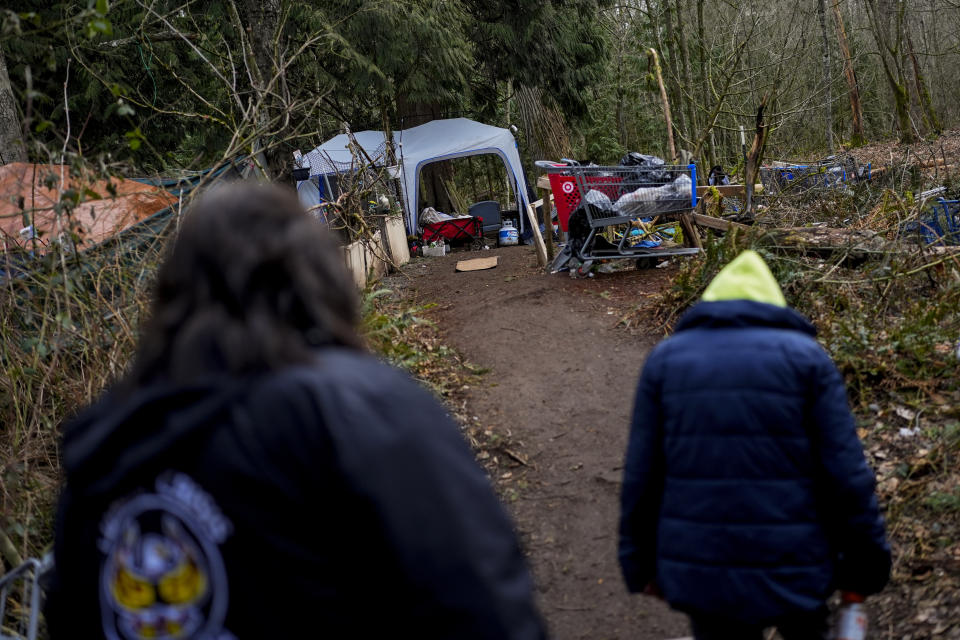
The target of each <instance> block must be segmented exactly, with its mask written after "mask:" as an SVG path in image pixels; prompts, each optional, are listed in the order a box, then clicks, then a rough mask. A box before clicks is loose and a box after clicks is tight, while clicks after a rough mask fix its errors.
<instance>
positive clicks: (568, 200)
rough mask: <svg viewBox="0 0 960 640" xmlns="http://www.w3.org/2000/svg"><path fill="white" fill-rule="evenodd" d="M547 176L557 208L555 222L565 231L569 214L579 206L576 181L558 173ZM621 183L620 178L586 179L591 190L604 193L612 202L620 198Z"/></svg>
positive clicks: (591, 177) (590, 177)
mask: <svg viewBox="0 0 960 640" xmlns="http://www.w3.org/2000/svg"><path fill="white" fill-rule="evenodd" d="M548 175H549V176H550V189H551V190H552V191H553V202H554V204H555V205H556V207H557V220H558V221H559V222H560V228H561V229H562V230H564V231H566V230H567V221H568V220H570V214H571V213H573V212H574V210H575V209H576V208H577V206H578V205H579V204H580V197H581V196H580V190H579V189H578V188H577V181H576V180H575V179H574V178H573V176H565V175H563V174H560V173H551V174H548ZM621 181H622V178H620V177H619V176H587V177H586V182H587V185H589V186H590V188H591V189H596V190H598V191H600V192H602V193H605V194H606V195H607V197H609V198H610V200H612V201H614V202H616V200H617V198H618V197H620V193H619V192H620V182H621Z"/></svg>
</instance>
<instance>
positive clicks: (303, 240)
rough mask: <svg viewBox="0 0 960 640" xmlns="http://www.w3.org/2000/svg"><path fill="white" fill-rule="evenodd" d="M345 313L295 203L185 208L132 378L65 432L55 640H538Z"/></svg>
mask: <svg viewBox="0 0 960 640" xmlns="http://www.w3.org/2000/svg"><path fill="white" fill-rule="evenodd" d="M357 308H358V303H357V295H356V291H355V289H354V287H353V285H352V283H351V281H350V279H349V278H348V276H347V273H346V270H345V268H344V266H343V265H342V264H341V255H340V250H339V248H338V247H337V246H335V245H334V244H333V243H332V241H331V240H330V239H329V238H328V237H327V235H326V233H325V232H324V231H323V230H322V228H321V225H320V224H319V223H318V222H317V221H316V220H314V219H313V218H311V217H309V216H308V215H306V213H305V212H304V211H303V209H302V208H301V206H300V205H299V203H298V202H297V200H296V197H295V196H294V195H293V194H292V193H288V192H287V191H284V190H281V189H279V188H276V187H268V186H257V185H249V184H236V185H228V186H225V187H222V188H219V189H217V190H215V191H213V192H212V193H211V194H209V195H207V196H206V197H204V198H202V199H201V200H200V201H199V202H198V203H197V204H196V205H195V206H194V207H192V209H191V210H190V211H189V213H188V214H187V215H186V217H185V219H184V222H183V225H182V228H181V230H180V233H179V236H178V237H177V239H176V242H175V244H174V245H173V249H172V251H171V252H170V254H169V255H168V257H167V258H166V260H165V262H164V264H163V265H162V267H161V269H160V272H159V275H158V281H157V288H156V298H155V300H154V303H153V307H152V314H151V317H150V318H149V320H148V321H147V323H146V325H145V328H144V331H143V335H142V338H141V342H140V345H139V350H138V353H137V355H136V358H135V361H134V363H133V366H132V369H131V371H130V372H129V375H127V377H126V378H125V379H124V380H122V381H121V382H120V383H119V384H117V385H116V387H115V388H114V389H113V390H112V391H110V392H109V393H107V394H106V395H105V396H104V397H103V398H102V399H101V400H100V401H99V402H98V403H96V404H95V405H94V406H92V407H91V408H89V409H88V410H87V411H86V412H85V413H83V414H82V415H81V416H80V417H78V418H77V419H76V420H75V421H73V422H72V423H71V424H70V425H68V426H67V427H66V429H65V432H64V440H63V465H64V468H65V471H66V488H65V489H64V491H63V494H62V497H61V499H60V505H59V511H58V515H57V522H56V542H55V564H56V570H55V576H54V578H53V580H52V584H51V586H50V589H49V599H48V607H47V621H48V623H49V627H50V631H51V636H52V637H54V638H64V637H83V638H92V637H106V638H111V639H113V638H116V639H125V640H126V639H134V638H136V639H140V638H208V639H211V640H212V639H225V638H294V637H311V638H312V637H325V638H386V637H416V638H490V639H493V638H517V639H527V638H530V639H533V638H540V637H543V636H544V630H543V626H542V623H541V620H540V618H539V616H538V614H537V612H536V610H535V607H534V603H533V598H532V588H531V580H530V578H529V575H528V572H527V569H526V566H525V563H524V560H523V557H522V555H521V552H520V549H519V547H518V544H517V541H516V538H515V535H514V533H513V531H512V528H511V525H510V523H509V521H508V519H507V517H506V515H505V514H504V512H503V511H502V509H501V507H500V505H499V503H498V501H497V499H496V497H495V495H494V493H493V491H492V488H491V487H490V485H489V483H488V480H487V478H486V476H485V475H484V474H483V472H482V470H481V469H480V468H479V467H478V466H477V464H476V462H475V460H474V459H473V457H472V454H471V451H470V450H469V448H468V446H467V445H466V443H465V442H464V440H463V439H462V437H461V435H460V433H459V431H458V429H457V427H456V426H455V425H454V424H453V422H452V421H451V419H450V418H449V417H448V416H447V414H446V413H445V411H444V410H443V409H442V408H441V406H440V404H439V403H438V402H437V401H436V400H435V399H434V398H433V397H431V396H430V394H429V393H427V392H426V391H424V390H423V389H422V388H421V387H420V386H419V385H418V384H416V383H415V382H413V381H412V380H411V379H410V378H408V377H407V376H406V375H404V374H403V373H401V372H399V371H397V370H395V369H393V368H391V367H389V366H386V365H384V364H382V363H380V362H379V361H377V360H376V359H374V358H373V357H371V356H370V355H368V354H366V353H365V352H364V350H363V348H362V346H361V340H360V338H359V337H358V336H357V333H356V330H355V325H356V322H357V314H358V311H357Z"/></svg>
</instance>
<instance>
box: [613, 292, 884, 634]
mask: <svg viewBox="0 0 960 640" xmlns="http://www.w3.org/2000/svg"><path fill="white" fill-rule="evenodd" d="M814 333H815V330H814V328H813V326H812V325H811V324H810V323H809V322H807V320H806V319H805V318H803V317H802V316H801V315H800V314H799V313H797V312H796V311H793V310H792V309H788V308H781V307H777V306H774V305H771V304H764V303H761V302H752V301H747V300H731V301H722V302H701V303H700V304H698V305H697V306H696V307H694V308H693V309H692V310H691V311H690V312H688V313H687V314H686V315H685V316H684V317H683V319H682V320H681V321H680V323H679V325H678V326H677V332H676V334H675V335H674V336H672V337H671V338H669V339H668V340H666V341H664V342H662V343H661V344H660V345H658V346H657V347H656V348H655V349H654V350H653V352H652V353H651V354H650V356H649V358H648V359H647V362H646V364H645V366H644V370H643V374H642V376H641V379H640V386H639V390H638V392H637V401H636V406H635V408H634V416H633V424H632V427H631V431H630V444H629V448H628V452H627V458H626V467H625V472H624V486H623V494H622V517H621V524H620V562H621V565H622V567H623V572H624V576H625V578H626V581H627V584H628V586H629V587H630V588H631V589H632V590H634V591H639V590H641V589H643V587H644V586H645V585H646V584H647V583H648V582H649V581H650V580H653V579H656V581H657V584H658V586H659V587H660V589H661V590H662V592H663V594H664V596H665V597H666V599H667V601H668V602H670V604H672V605H673V606H675V607H677V608H679V609H681V610H684V611H687V612H689V613H694V614H708V615H716V616H722V617H725V618H731V619H734V620H739V621H742V622H744V623H749V624H771V623H774V622H776V620H777V619H778V618H781V617H782V616H786V615H789V614H791V613H798V612H801V611H810V610H813V609H816V608H817V607H819V606H821V605H822V604H823V603H824V601H825V600H826V598H827V597H828V596H829V595H830V593H831V592H832V591H833V590H834V589H843V590H849V591H855V592H859V593H861V594H864V595H869V594H871V593H875V592H877V591H879V590H880V589H882V588H883V586H884V584H885V583H886V581H887V578H888V575H889V572H890V549H889V547H888V546H887V542H886V539H885V536H884V527H883V521H882V519H881V517H880V514H879V509H878V507H877V500H876V497H875V495H874V477H873V472H872V471H871V470H870V468H869V467H868V466H867V463H866V461H865V460H864V456H863V451H862V449H861V446H860V442H859V440H858V439H857V434H856V431H855V429H854V422H853V417H852V415H851V414H850V409H849V408H848V406H847V398H846V392H845V389H844V384H843V379H842V377H841V376H840V373H839V372H838V371H837V369H836V367H835V366H834V365H833V363H832V362H831V360H830V358H829V357H828V356H827V354H826V353H825V352H824V351H823V349H822V348H821V347H820V345H819V344H817V342H816V340H814V338H813V336H814Z"/></svg>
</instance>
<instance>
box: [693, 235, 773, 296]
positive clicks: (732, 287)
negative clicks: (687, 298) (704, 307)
mask: <svg viewBox="0 0 960 640" xmlns="http://www.w3.org/2000/svg"><path fill="white" fill-rule="evenodd" d="M703 300H705V301H706V302H716V301H718V300H753V301H754V302H766V303H767V304H773V305H776V306H778V307H785V306H787V300H786V299H785V298H784V297H783V292H782V291H781V290H780V285H779V284H777V281H776V279H774V277H773V274H772V273H770V267H768V266H767V263H766V262H764V261H763V258H761V257H760V255H759V254H758V253H757V252H756V251H750V250H749V249H748V250H747V251H744V252H743V253H741V254H740V255H738V256H737V257H736V258H734V259H733V261H732V262H731V263H730V264H728V265H727V266H725V267H724V268H723V269H721V270H720V273H718V274H717V275H716V277H715V278H714V279H713V281H712V282H711V283H710V284H709V285H708V286H707V290H706V291H704V292H703Z"/></svg>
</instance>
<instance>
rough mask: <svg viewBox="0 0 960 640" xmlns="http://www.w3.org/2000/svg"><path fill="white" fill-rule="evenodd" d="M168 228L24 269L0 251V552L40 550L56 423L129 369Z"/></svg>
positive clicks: (55, 455) (56, 479) (55, 465)
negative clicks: (0, 480) (142, 315)
mask: <svg viewBox="0 0 960 640" xmlns="http://www.w3.org/2000/svg"><path fill="white" fill-rule="evenodd" d="M165 237H166V233H165V232H160V233H157V232H156V230H153V231H151V232H150V233H149V234H147V235H145V236H144V237H143V238H130V237H127V238H125V242H124V243H123V244H122V245H121V244H120V243H111V244H106V245H102V246H99V247H97V248H94V249H91V250H89V251H85V252H83V253H73V252H66V251H61V250H60V249H58V248H57V247H56V246H53V247H51V250H50V251H49V252H48V253H46V254H45V255H44V256H42V257H41V258H38V259H35V260H32V261H31V262H30V265H29V266H30V268H29V269H25V268H24V265H23V263H22V262H21V263H16V262H15V260H14V258H13V256H12V255H10V254H4V255H3V256H0V260H2V262H0V425H2V429H0V479H2V482H0V550H3V554H2V555H3V560H4V561H5V562H6V565H7V567H8V568H10V567H11V566H15V565H16V564H18V561H20V560H21V559H22V558H25V557H29V556H38V555H41V553H42V552H43V550H44V549H45V548H46V547H47V546H48V545H49V543H50V541H51V535H52V512H53V503H54V500H55V498H56V493H57V489H58V487H59V484H60V462H59V450H58V445H59V439H60V425H61V423H62V422H63V421H64V420H65V419H67V418H69V416H71V415H72V414H73V413H75V412H76V411H77V410H79V409H80V408H81V407H82V406H84V405H85V404H88V403H89V402H91V401H92V400H93V399H94V398H95V397H96V396H97V394H99V392H100V391H101V389H103V388H104V387H105V386H106V385H107V384H108V383H109V382H110V381H112V380H115V379H116V378H118V377H119V376H120V375H121V374H122V373H123V371H124V370H125V369H126V366H127V362H128V361H129V359H130V356H131V354H132V353H133V350H134V346H135V344H136V338H137V323H138V320H139V318H140V317H141V314H142V312H143V310H144V308H145V305H146V303H147V297H148V287H149V284H150V282H151V281H152V278H153V274H154V273H155V270H156V267H157V264H158V262H159V260H160V257H161V253H162V247H163V242H164V238H165Z"/></svg>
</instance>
